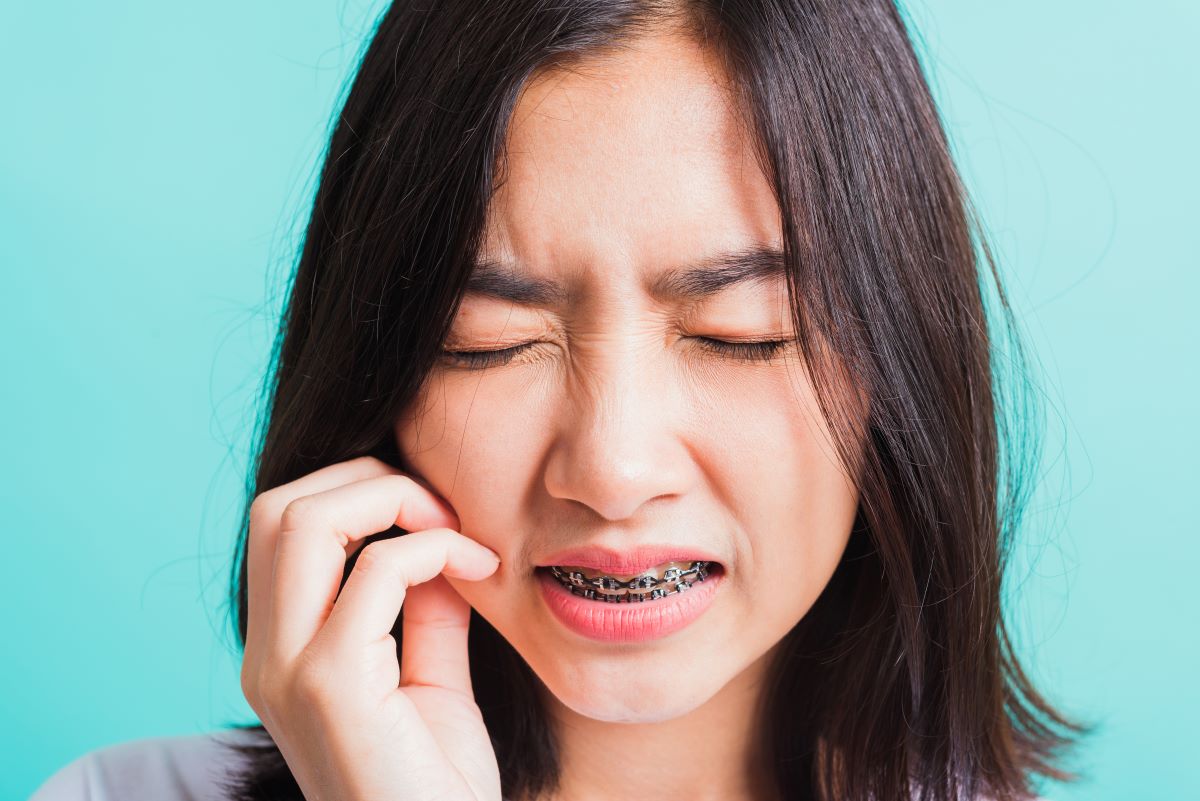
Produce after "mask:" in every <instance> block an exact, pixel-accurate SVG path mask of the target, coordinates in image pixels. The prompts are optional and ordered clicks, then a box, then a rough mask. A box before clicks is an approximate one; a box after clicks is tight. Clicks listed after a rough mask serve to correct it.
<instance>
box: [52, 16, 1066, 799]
mask: <svg viewBox="0 0 1200 801" xmlns="http://www.w3.org/2000/svg"><path fill="white" fill-rule="evenodd" d="M969 208H970V207H969V203H968V200H967V198H966V196H965V194H964V192H963V189H962V186H961V184H960V182H959V179H958V176H957V174H956V172H955V169H954V166H953V163H952V161H951V158H950V156H949V153H948V149H947V145H946V141H945V137H944V135H943V132H942V129H941V127H940V123H939V121H938V117H937V114H936V109H935V106H934V104H933V102H932V100H931V99H930V95H929V92H928V89H927V86H926V84H925V82H924V79H923V77H922V74H921V71H920V68H919V64H918V61H917V59H916V58H915V56H914V54H913V51H912V48H911V45H910V42H909V40H908V37H907V34H906V32H905V29H904V26H903V24H902V21H901V19H900V16H899V14H898V13H897V10H896V9H895V8H894V7H893V5H892V3H891V2H890V0H854V1H853V2H832V0H830V1H828V2H826V1H825V0H805V1H804V2H798V1H797V0H790V1H785V0H775V1H774V2H772V1H771V0H755V1H754V2H749V1H747V2H739V3H718V2H682V3H661V4H660V3H647V2H606V3H591V2H575V1H571V2H558V3H553V4H549V3H542V2H536V0H506V1H505V2H489V3H475V2H441V3H431V4H423V5H415V4H414V5H408V4H402V3H397V4H395V5H394V6H393V7H392V8H391V9H390V10H389V11H388V12H387V13H386V15H385V16H384V17H383V19H382V21H381V22H380V25H379V27H378V30H377V31H376V32H375V34H374V37H373V39H372V41H371V44H370V47H369V49H368V50H367V51H366V54H365V57H364V60H363V62H362V65H361V67H360V69H359V72H358V75H357V77H356V80H355V82H354V84H353V87H352V89H351V91H350V93H349V95H348V97H347V99H346V102H345V107H344V109H343V110H342V113H341V116H340V118H339V121H338V124H337V127H336V129H335V131H334V133H333V137H332V140H331V143H330V147H329V151H328V154H327V158H326V162H325V165H324V170H323V173H322V176H321V182H320V186H319V189H318V193H317V197H316V200H315V204H314V208H313V213H312V217H311V221H310V223H309V227H308V231H307V236H306V239H305V242H304V248H303V253H302V255H301V258H300V263H299V266H298V270H297V273H296V275H295V279H294V283H293V286H292V292H291V300H290V303H289V306H288V309H287V313H286V315H285V320H284V324H283V326H282V328H281V331H280V339H279V341H278V348H279V349H278V352H277V354H276V357H277V360H276V364H275V371H274V373H273V376H272V381H271V383H270V385H269V390H270V397H271V404H270V417H269V422H268V424H267V425H266V427H265V430H263V431H262V437H261V443H260V444H261V450H260V458H259V461H258V465H257V472H256V476H255V486H254V493H253V503H252V504H250V505H249V506H248V508H247V510H246V515H245V519H244V526H243V531H244V532H245V536H244V538H243V541H242V549H241V559H240V560H239V562H238V570H237V571H236V575H235V580H234V588H233V590H234V593H235V597H236V599H237V609H238V624H239V626H238V629H239V634H240V636H241V638H242V642H243V643H244V645H245V658H244V664H243V671H242V684H243V689H244V690H245V693H246V696H247V699H248V700H249V702H250V705H251V706H252V708H253V709H254V710H255V711H256V712H257V713H258V714H259V717H260V718H261V720H262V723H263V726H261V727H258V726H256V727H250V728H248V729H246V730H244V731H240V732H234V733H224V734H225V735H228V736H224V737H221V738H218V737H193V738H180V739H177V740H174V741H171V742H170V743H163V742H155V741H146V742H143V743H141V744H140V745H139V746H138V748H131V747H129V746H128V745H127V746H126V747H125V750H123V751H109V752H108V754H107V762H105V761H103V760H96V764H107V765H109V766H110V767H111V766H112V765H118V764H119V765H123V766H125V767H126V768H128V767H129V766H130V765H140V766H141V768H140V769H141V770H143V773H142V776H143V777H144V776H146V775H148V774H146V773H145V772H144V771H145V770H146V769H147V767H146V766H148V765H158V766H161V765H162V764H164V763H166V762H170V761H171V760H174V762H173V763H172V764H173V765H174V766H175V767H174V769H173V772H172V776H174V778H167V777H164V778H163V779H162V781H161V782H160V783H159V784H158V785H157V786H153V787H150V786H148V785H147V784H146V781H147V780H146V779H144V778H143V780H142V784H140V785H139V786H138V787H137V788H132V789H129V790H124V791H123V792H126V793H127V794H126V795H125V796H124V797H132V795H131V794H130V793H132V792H133V790H134V789H136V790H138V791H140V792H142V793H143V795H144V797H147V798H149V797H153V798H160V799H161V798H170V797H184V794H185V792H190V793H193V794H195V795H203V794H204V793H208V794H209V797H213V798H217V797H227V798H237V799H283V798H290V799H298V798H302V797H303V798H307V799H309V801H316V799H338V800H339V801H349V800H351V799H354V800H357V799H382V798H405V799H447V798H454V799H460V798H461V799H489V800H491V801H499V799H512V800H514V801H515V800H516V799H522V801H575V800H576V799H585V798H596V797H601V796H603V797H618V796H625V795H629V794H631V793H632V794H638V795H641V794H654V795H659V794H662V795H667V796H671V797H675V798H679V797H684V798H700V799H703V798H713V799H715V798H721V799H756V800H758V799H856V800H857V799H864V800H865V799H869V798H873V799H908V798H921V799H938V800H939V801H942V800H948V799H965V798H988V799H1028V798H1032V797H1033V796H1034V790H1033V787H1032V783H1031V778H1032V777H1034V776H1035V775H1037V774H1040V775H1043V776H1051V777H1057V778H1066V777H1067V776H1066V773H1065V772H1064V771H1063V770H1062V768H1061V767H1060V766H1059V764H1058V762H1059V759H1060V756H1061V753H1062V752H1063V750H1064V748H1065V747H1066V746H1067V745H1069V744H1070V742H1071V741H1072V740H1073V739H1074V737H1075V735H1076V734H1078V733H1079V732H1080V728H1079V727H1078V726H1076V725H1075V724H1073V723H1071V722H1070V721H1068V720H1066V719H1065V718H1064V717H1062V716H1061V715H1060V714H1059V713H1058V712H1056V711H1055V710H1054V709H1053V708H1052V707H1051V706H1050V705H1049V704H1048V703H1047V702H1046V701H1045V700H1043V698H1042V697H1041V696H1040V695H1039V694H1038V692H1037V691H1036V689H1035V688H1034V687H1033V686H1032V685H1031V683H1030V682H1029V681H1028V679H1027V678H1026V677H1025V675H1024V673H1023V672H1022V669H1021V666H1020V664H1019V663H1018V660H1017V659H1016V657H1015V656H1014V654H1013V651H1012V649H1011V647H1010V644H1009V642H1008V639H1007V637H1006V633H1005V626H1004V621H1003V618H1002V615H1001V605H1000V598H1001V585H1002V576H1003V568H1004V564H1005V549H1006V544H1007V542H1008V539H1009V537H1010V536H1011V534H1012V532H1013V529H1014V527H1015V524H1016V522H1017V519H1018V516H1019V511H1020V507H1021V505H1022V501H1023V499H1024V497H1025V492H1026V485H1025V484H1023V483H1022V476H1023V475H1024V474H1023V472H1022V467H1023V465H1022V463H1021V462H1020V460H1019V459H1016V458H1014V457H1015V456H1020V455H1021V454H1020V453H1010V452H1009V451H1007V450H1005V448H1006V446H1008V447H1011V445H1012V444H1013V443H1014V442H1017V440H1016V439H1015V437H1013V436H1012V432H1010V431H1009V429H1008V428H1007V425H1006V424H1007V423H1008V422H1009V420H1008V417H1007V416H1006V415H1008V414H1010V413H1018V414H1019V413H1022V410H1021V409H1019V408H1016V409H1015V410H1013V411H1011V412H1010V410H1009V409H1008V408H1007V407H1006V406H1005V405H1003V404H1002V403H1001V402H1000V400H1001V396H1000V394H999V391H998V390H999V385H998V384H997V379H998V378H999V377H1000V374H1001V373H1002V371H1000V370H998V369H996V366H995V365H994V364H993V357H992V352H991V351H992V348H993V347H994V343H993V336H994V334H993V329H994V328H995V326H994V325H989V321H988V313H989V312H995V313H998V314H999V315H1000V322H1002V323H1006V324H1008V325H1009V327H1010V328H1011V323H1012V321H1011V316H1010V315H1009V312H1008V309H1007V306H1006V304H1005V302H1004V295H1003V292H1002V291H1000V287H999V284H998V283H997V284H996V285H995V288H996V289H997V297H998V304H997V305H996V306H995V307H993V306H991V305H990V304H988V303H986V302H985V297H986V292H985V291H984V290H985V288H986V286H987V283H986V282H982V278H983V276H984V275H985V273H984V271H983V270H981V269H980V266H981V264H983V263H984V262H986V268H987V272H986V275H987V276H989V277H991V278H992V279H994V278H995V274H994V270H991V257H990V254H989V253H988V251H987V249H986V247H985V246H982V243H980V245H981V247H980V251H981V253H982V258H980V255H979V253H977V251H976V240H975V239H974V238H973V232H974V231H976V230H977V227H973V226H972V225H971V218H970V214H969ZM1006 435H1007V436H1006ZM151 746H153V747H156V748H157V749H158V750H157V751H155V752H153V753H154V754H156V756H152V757H147V753H150V752H149V751H148V750H147V749H149V748H151ZM92 767H93V768H95V764H93V766H92ZM80 770H82V768H80V767H78V766H76V771H80ZM181 776H182V778H180V777H181ZM189 777H190V778H189ZM56 780H58V782H59V786H60V787H65V785H66V782H67V781H68V780H67V779H66V778H63V774H60V776H58V777H56ZM115 781H116V780H113V781H112V782H110V790H109V791H110V793H111V794H112V795H113V796H116V795H118V789H117V786H116V784H115V783H114V782H115ZM151 781H153V780H151ZM189 782H190V783H191V785H192V786H190V787H186V786H185V785H187V784H188V783H189ZM53 783H54V781H52V782H51V784H53ZM47 787H49V785H47ZM43 793H47V795H45V797H51V796H50V794H49V790H47V789H44V790H43ZM55 797H59V796H55ZM61 797H64V798H65V797H69V796H68V795H66V794H65V793H64V794H62V795H61Z"/></svg>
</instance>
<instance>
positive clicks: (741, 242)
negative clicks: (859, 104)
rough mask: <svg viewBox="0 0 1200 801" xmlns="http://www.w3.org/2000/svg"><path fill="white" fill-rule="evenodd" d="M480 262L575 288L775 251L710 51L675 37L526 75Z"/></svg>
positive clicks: (755, 173)
mask: <svg viewBox="0 0 1200 801" xmlns="http://www.w3.org/2000/svg"><path fill="white" fill-rule="evenodd" d="M506 155H507V159H506V162H505V167H506V170H505V174H504V180H503V181H502V182H501V184H500V186H499V188H498V190H497V192H496V194H495V195H494V196H493V199H492V203H491V206H490V208H489V211H488V225H487V230H486V233H485V238H484V245H483V253H482V254H481V261H489V262H493V263H496V262H498V263H503V264H510V265H520V270H521V271H522V272H526V273H531V274H538V275H544V276H553V277H556V278H562V277H565V276H569V275H573V276H576V277H579V278H581V279H583V280H586V278H587V276H588V275H589V274H594V273H595V272H596V271H603V273H604V274H605V276H606V277H610V278H611V277H613V276H614V275H615V274H618V273H619V272H621V271H627V272H629V273H630V274H631V277H632V276H634V275H636V276H639V280H643V279H644V278H645V276H646V274H647V273H653V272H657V271H658V270H660V269H661V270H668V269H672V268H676V267H679V266H681V265H685V264H695V263H700V262H703V261H704V260H705V259H707V258H710V257H712V256H713V255H714V254H718V253H728V252H730V251H739V250H745V249H746V248H751V247H755V246H772V245H776V244H777V243H778V241H779V237H780V233H779V232H780V227H779V219H778V206H777V205H776V203H775V200H774V195H773V194H772V191H771V188H770V185H769V183H768V181H767V179H766V176H764V175H763V174H762V171H761V169H760V168H759V165H758V164H757V162H756V160H755V158H754V151H753V144H752V141H751V140H750V139H749V138H748V136H747V134H746V131H745V129H744V127H743V125H742V124H741V122H740V119H739V116H738V114H737V110H736V106H735V104H734V101H733V97H732V95H731V93H730V91H729V88H728V77H727V76H726V75H725V74H724V73H723V72H722V68H721V66H720V62H719V59H718V58H717V56H716V54H715V53H713V52H711V51H709V50H705V49H703V48H701V47H700V46H699V45H697V44H695V43H694V42H693V41H692V40H691V39H690V38H688V37H686V36H684V35H682V34H676V33H653V34H648V35H644V36H640V37H638V38H636V39H631V40H626V42H625V43H624V47H623V48H622V49H620V50H617V51H608V52H605V53H603V54H597V55H594V56H589V57H585V58H584V59H583V60H581V61H578V62H574V63H572V64H571V65H570V67H569V68H555V69H553V70H551V71H547V72H545V73H543V74H540V75H537V76H535V77H534V78H532V79H531V80H530V81H529V83H528V84H527V85H526V87H525V89H524V91H523V92H522V94H521V96H520V98H519V100H518V102H517V105H516V108H515V109H514V112H513V115H512V119H511V121H510V124H509V131H508V139H507V142H506Z"/></svg>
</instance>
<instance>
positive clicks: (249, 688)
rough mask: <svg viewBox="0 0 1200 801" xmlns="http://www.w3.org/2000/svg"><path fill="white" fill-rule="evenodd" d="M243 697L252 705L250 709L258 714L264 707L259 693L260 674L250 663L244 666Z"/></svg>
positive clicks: (242, 676)
mask: <svg viewBox="0 0 1200 801" xmlns="http://www.w3.org/2000/svg"><path fill="white" fill-rule="evenodd" d="M241 686H242V695H244V696H246V702H247V703H249V704H250V708H251V709H253V710H254V711H255V712H258V711H259V710H260V708H261V706H262V701H261V700H260V696H259V692H258V673H257V671H255V670H254V669H253V668H252V667H250V665H249V663H243V664H242V675H241Z"/></svg>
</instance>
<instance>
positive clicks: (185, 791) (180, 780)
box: [29, 730, 1043, 801]
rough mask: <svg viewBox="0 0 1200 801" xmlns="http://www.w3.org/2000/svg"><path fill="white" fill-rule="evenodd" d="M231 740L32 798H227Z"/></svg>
mask: <svg viewBox="0 0 1200 801" xmlns="http://www.w3.org/2000/svg"><path fill="white" fill-rule="evenodd" d="M231 741H237V742H247V741H249V735H248V734H247V733H246V732H243V731H237V730H221V731H216V732H208V733H205V734H192V735H184V736H180V737H147V738H144V739H141V740H131V741H129V742H125V743H118V744H117V745H110V746H106V747H104V748H99V749H97V750H95V751H90V752H88V753H86V754H84V755H83V756H81V757H79V758H78V759H76V760H75V761H73V762H70V763H68V764H67V765H66V766H65V767H63V768H61V769H60V770H59V771H58V772H57V773H55V774H54V775H53V776H51V777H50V778H49V779H47V780H46V782H45V784H43V785H42V786H41V787H40V788H39V789H38V790H37V792H35V793H34V794H33V795H32V796H31V797H30V798H29V801H139V800H140V799H145V800H146V801H226V799H227V798H228V796H227V794H226V792H225V784H224V782H225V781H227V780H229V779H230V778H231V777H232V771H233V769H234V768H236V767H237V766H238V764H239V763H238V762H237V761H235V760H237V759H239V757H238V755H237V753H236V752H234V751H231V750H229V749H228V748H225V747H223V746H222V745H221V742H231ZM259 742H261V741H259ZM1038 801H1043V799H1038Z"/></svg>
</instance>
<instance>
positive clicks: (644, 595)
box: [550, 562, 713, 602]
mask: <svg viewBox="0 0 1200 801" xmlns="http://www.w3.org/2000/svg"><path fill="white" fill-rule="evenodd" d="M712 564H713V563H712V562H667V563H666V565H667V567H666V568H665V569H664V570H662V572H661V575H657V573H658V571H657V570H655V571H649V570H648V571H645V572H644V573H642V574H639V575H634V576H627V577H625V578H623V577H621V576H609V575H603V574H601V575H591V574H590V571H588V570H587V569H586V568H582V567H575V566H572V565H564V566H559V565H552V566H551V567H550V574H551V575H552V576H553V577H554V578H555V579H556V580H557V581H558V582H559V583H560V584H562V585H563V586H564V587H566V588H567V589H569V590H570V591H571V592H573V593H574V594H576V595H580V596H582V597H584V598H591V599H593V600H597V601H608V602H622V601H623V602H638V601H647V600H655V599H658V598H662V597H664V596H667V595H673V594H675V593H678V592H685V591H687V590H688V589H689V588H690V587H691V586H692V585H693V584H695V583H697V582H700V581H704V579H705V578H706V577H707V576H708V573H709V571H710V570H711V569H712ZM681 565H683V566H684V567H680V566H681ZM626 579H627V580H626ZM610 590H615V592H610ZM622 590H628V592H622ZM638 590H649V592H639V591H638Z"/></svg>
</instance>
